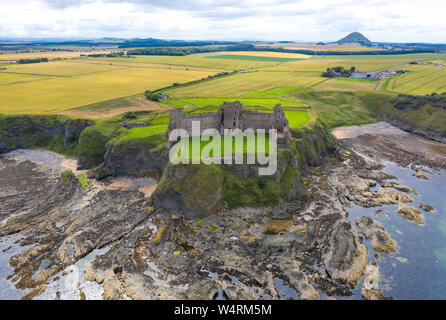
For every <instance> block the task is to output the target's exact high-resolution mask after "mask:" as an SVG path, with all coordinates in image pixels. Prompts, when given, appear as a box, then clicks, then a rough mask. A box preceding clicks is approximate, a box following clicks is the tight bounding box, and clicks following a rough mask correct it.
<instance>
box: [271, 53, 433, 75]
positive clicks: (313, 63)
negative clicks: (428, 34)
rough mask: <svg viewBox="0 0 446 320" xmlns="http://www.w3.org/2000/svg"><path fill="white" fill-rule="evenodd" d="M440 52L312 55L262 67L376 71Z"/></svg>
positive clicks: (295, 69)
mask: <svg viewBox="0 0 446 320" xmlns="http://www.w3.org/2000/svg"><path fill="white" fill-rule="evenodd" d="M439 56H441V55H440V54H402V55H331V56H314V57H312V58H310V59H305V60H300V61H290V62H285V63H282V64H280V65H276V66H270V67H266V68H262V70H265V71H266V70H274V71H320V72H322V71H325V70H326V69H327V68H332V67H337V66H343V67H346V68H350V67H351V66H355V67H356V68H357V69H359V70H363V71H378V70H383V69H387V68H393V67H395V68H396V67H400V66H402V65H405V64H407V63H409V62H411V61H414V60H417V59H422V60H431V59H435V58H436V57H439Z"/></svg>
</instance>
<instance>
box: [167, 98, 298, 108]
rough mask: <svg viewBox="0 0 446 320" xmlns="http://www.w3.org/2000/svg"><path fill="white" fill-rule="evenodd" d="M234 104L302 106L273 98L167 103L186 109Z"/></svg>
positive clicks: (202, 99)
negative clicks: (189, 107)
mask: <svg viewBox="0 0 446 320" xmlns="http://www.w3.org/2000/svg"><path fill="white" fill-rule="evenodd" d="M225 101H226V102H233V101H240V103H241V104H242V105H244V106H261V107H270V108H272V107H274V106H275V105H276V104H278V103H280V104H281V105H282V106H296V107H297V106H301V105H302V104H301V103H299V102H296V101H287V100H281V99H272V98H264V99H255V98H244V99H243V98H242V99H239V98H230V97H229V98H189V99H177V100H172V101H171V100H168V101H167V103H168V104H171V105H173V106H175V107H184V106H188V105H194V106H199V107H204V106H208V105H216V106H219V105H221V104H223V102H225Z"/></svg>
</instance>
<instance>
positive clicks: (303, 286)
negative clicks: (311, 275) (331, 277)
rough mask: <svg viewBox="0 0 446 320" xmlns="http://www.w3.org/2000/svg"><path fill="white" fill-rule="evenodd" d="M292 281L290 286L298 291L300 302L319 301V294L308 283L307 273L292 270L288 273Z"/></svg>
mask: <svg viewBox="0 0 446 320" xmlns="http://www.w3.org/2000/svg"><path fill="white" fill-rule="evenodd" d="M286 275H287V276H288V278H289V279H290V285H291V286H292V287H293V288H294V289H295V290H296V292H297V294H298V295H299V299H300V300H318V299H319V294H318V293H317V291H316V290H315V289H314V287H313V286H312V285H311V284H310V283H309V282H308V278H307V276H306V275H305V273H303V272H301V271H298V270H291V271H289V272H287V273H286Z"/></svg>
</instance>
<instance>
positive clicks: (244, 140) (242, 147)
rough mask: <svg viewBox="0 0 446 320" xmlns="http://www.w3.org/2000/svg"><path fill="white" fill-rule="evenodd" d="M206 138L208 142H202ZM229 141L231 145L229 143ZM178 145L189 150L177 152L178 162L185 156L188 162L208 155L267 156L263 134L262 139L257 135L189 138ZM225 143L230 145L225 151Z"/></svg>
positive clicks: (267, 143)
mask: <svg viewBox="0 0 446 320" xmlns="http://www.w3.org/2000/svg"><path fill="white" fill-rule="evenodd" d="M206 138H207V139H209V141H204V140H203V139H206ZM231 140H232V143H231V142H230V141H231ZM253 142H254V143H253ZM179 143H180V144H179V145H177V147H180V146H181V145H183V146H184V147H185V148H186V149H187V148H189V153H188V154H182V153H181V150H178V151H177V154H176V156H177V158H176V160H179V159H181V158H183V157H187V156H189V160H192V159H201V156H202V154H203V156H207V155H209V156H210V157H216V156H226V155H231V154H232V153H239V154H244V155H246V154H255V153H257V152H260V153H265V154H267V155H269V136H268V134H265V135H264V138H262V137H259V135H257V134H247V135H245V136H243V135H237V136H224V137H219V138H217V139H215V140H214V139H213V137H211V136H202V137H191V138H186V139H183V140H182V141H180V142H179ZM225 143H228V144H229V145H231V147H230V148H229V150H225ZM184 147H183V148H184ZM205 147H206V149H205ZM183 159H185V158H183ZM245 163H246V162H245Z"/></svg>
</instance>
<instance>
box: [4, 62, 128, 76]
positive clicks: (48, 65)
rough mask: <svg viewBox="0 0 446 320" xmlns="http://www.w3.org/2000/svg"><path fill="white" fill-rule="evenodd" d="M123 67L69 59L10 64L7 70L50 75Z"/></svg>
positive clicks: (86, 72) (84, 72)
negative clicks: (77, 61)
mask: <svg viewBox="0 0 446 320" xmlns="http://www.w3.org/2000/svg"><path fill="white" fill-rule="evenodd" d="M121 68H123V67H122V66H114V65H110V63H108V64H102V65H100V64H86V63H75V62H70V61H51V62H42V63H29V64H19V65H11V66H10V67H8V69H7V71H8V72H16V73H24V74H42V75H52V76H75V75H82V74H89V73H95V72H104V71H111V70H117V69H121Z"/></svg>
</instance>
